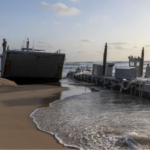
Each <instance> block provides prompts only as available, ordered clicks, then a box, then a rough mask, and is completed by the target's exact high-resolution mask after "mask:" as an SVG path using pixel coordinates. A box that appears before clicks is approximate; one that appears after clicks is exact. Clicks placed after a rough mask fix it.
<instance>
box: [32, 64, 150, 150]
mask: <svg viewBox="0 0 150 150" xmlns="http://www.w3.org/2000/svg"><path fill="white" fill-rule="evenodd" d="M147 63H149V62H145V63H144V66H145V67H146V65H147ZM92 64H93V62H67V63H65V66H64V70H63V79H62V80H61V84H62V86H64V87H69V90H68V91H64V92H62V94H61V98H60V100H57V101H55V102H53V103H50V104H49V107H44V108H39V109H36V110H35V111H33V112H32V113H31V114H30V117H31V118H32V119H33V121H34V122H35V123H36V125H37V127H38V128H39V129H40V130H41V131H44V132H47V133H50V134H52V135H54V137H55V138H56V139H57V140H58V141H59V142H60V143H61V144H63V145H65V146H70V147H75V148H78V149H81V150H91V149H93V150H124V149H127V150H128V149H129V150H130V149H132V150H142V149H144V150H145V149H150V100H146V99H143V98H137V97H133V96H130V95H126V94H123V93H119V92H118V91H113V90H107V89H105V88H103V87H97V86H95V85H94V84H92V83H85V82H81V81H76V80H71V79H69V78H67V77H65V75H66V74H67V73H68V71H69V70H75V69H76V68H77V67H78V66H82V67H84V68H86V67H87V66H88V67H89V68H90V69H92ZM115 65H116V66H128V62H116V64H115Z"/></svg>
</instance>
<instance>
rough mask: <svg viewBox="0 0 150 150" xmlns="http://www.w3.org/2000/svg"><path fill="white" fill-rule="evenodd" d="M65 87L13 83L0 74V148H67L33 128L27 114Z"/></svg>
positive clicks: (44, 104)
mask: <svg viewBox="0 0 150 150" xmlns="http://www.w3.org/2000/svg"><path fill="white" fill-rule="evenodd" d="M63 90H67V88H63V87H60V86H56V85H16V84H15V83H14V82H11V81H9V80H6V79H2V78H0V140H1V142H0V143H1V144H0V149H70V148H67V147H64V146H62V145H61V144H59V143H58V142H57V141H56V140H55V139H54V137H53V136H51V135H50V134H48V133H44V132H42V131H40V130H38V129H37V128H36V125H35V124H34V123H33V122H32V119H31V118H29V115H30V113H31V112H33V111H34V110H35V109H36V108H39V107H45V106H48V104H49V103H50V102H53V101H55V100H57V99H59V98H60V95H61V92H62V91H63Z"/></svg>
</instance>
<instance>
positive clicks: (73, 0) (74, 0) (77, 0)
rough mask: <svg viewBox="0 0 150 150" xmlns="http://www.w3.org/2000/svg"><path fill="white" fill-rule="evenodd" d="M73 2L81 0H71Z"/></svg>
mask: <svg viewBox="0 0 150 150" xmlns="http://www.w3.org/2000/svg"><path fill="white" fill-rule="evenodd" d="M71 1H72V2H79V0H71Z"/></svg>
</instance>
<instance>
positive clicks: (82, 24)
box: [0, 0, 150, 61]
mask: <svg viewBox="0 0 150 150" xmlns="http://www.w3.org/2000/svg"><path fill="white" fill-rule="evenodd" d="M27 37H29V39H30V47H33V41H34V48H37V49H44V50H46V51H48V52H55V51H57V50H58V49H61V50H62V52H63V53H66V59H67V61H101V60H102V58H103V50H104V45H105V43H106V42H107V43H108V60H109V61H127V60H128V56H129V55H134V56H138V55H141V50H142V47H144V48H145V60H150V0H43V1H41V0H0V40H1V42H2V39H3V38H6V39H7V42H8V45H9V47H10V48H11V49H13V48H16V49H19V48H20V47H21V46H23V43H24V42H23V41H25V39H26V38H27ZM1 52H2V47H0V53H1Z"/></svg>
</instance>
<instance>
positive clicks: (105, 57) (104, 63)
mask: <svg viewBox="0 0 150 150" xmlns="http://www.w3.org/2000/svg"><path fill="white" fill-rule="evenodd" d="M106 61H107V43H106V44H105V49H104V56H103V75H105V68H106Z"/></svg>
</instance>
